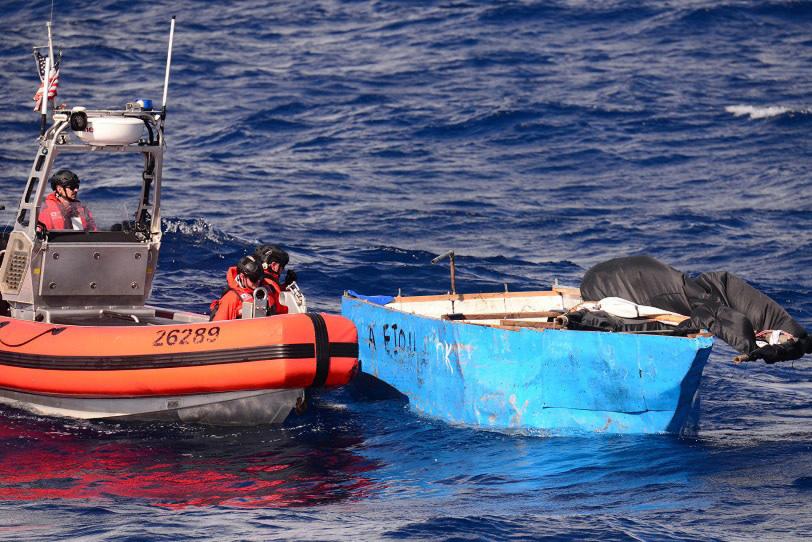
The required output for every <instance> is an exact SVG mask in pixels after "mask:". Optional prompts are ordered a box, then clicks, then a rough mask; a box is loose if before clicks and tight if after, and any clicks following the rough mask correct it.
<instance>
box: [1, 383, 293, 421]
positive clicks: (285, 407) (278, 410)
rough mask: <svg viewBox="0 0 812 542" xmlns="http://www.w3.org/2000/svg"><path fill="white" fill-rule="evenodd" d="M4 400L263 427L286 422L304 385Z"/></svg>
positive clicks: (4, 398)
mask: <svg viewBox="0 0 812 542" xmlns="http://www.w3.org/2000/svg"><path fill="white" fill-rule="evenodd" d="M0 403H2V404H5V405H8V406H11V407H14V408H19V409H21V410H26V411H29V412H32V413H34V414H37V415H42V416H59V417H67V418H80V419H86V420H100V419H108V420H134V421H169V422H173V421H174V422H182V423H202V424H207V425H263V424H279V423H282V422H284V421H285V419H286V418H287V417H288V415H289V414H290V412H291V410H293V409H294V408H297V407H301V406H302V405H304V390H303V389H281V390H260V391H242V392H223V393H208V394H198V395H179V396H168V397H127V398H114V397H105V398H82V397H78V398H77V397H70V396H51V395H37V394H31V393H21V392H15V391H10V390H0Z"/></svg>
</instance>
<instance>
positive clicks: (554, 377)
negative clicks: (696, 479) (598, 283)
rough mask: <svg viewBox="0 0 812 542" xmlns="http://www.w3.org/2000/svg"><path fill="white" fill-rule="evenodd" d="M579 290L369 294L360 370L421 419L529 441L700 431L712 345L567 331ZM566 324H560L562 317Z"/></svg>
mask: <svg viewBox="0 0 812 542" xmlns="http://www.w3.org/2000/svg"><path fill="white" fill-rule="evenodd" d="M580 302H581V300H580V297H579V293H578V289H574V288H554V289H552V290H551V291H544V292H510V293H508V292H504V293H495V294H494V293H490V294H445V295H439V296H418V297H394V298H393V297H388V296H361V295H359V294H355V293H354V292H349V293H347V294H345V295H344V297H343V299H342V314H343V315H344V316H346V317H348V318H350V319H351V320H353V321H354V322H355V325H356V326H357V328H358V339H359V340H358V342H359V345H360V355H359V358H360V360H361V371H362V373H365V374H367V375H370V376H372V377H374V379H377V380H379V381H383V382H385V383H386V384H388V385H389V386H392V387H394V388H395V389H396V390H398V391H399V392H400V393H402V394H403V395H405V396H406V397H407V398H408V400H409V404H410V407H411V408H412V409H413V410H414V411H415V412H417V413H418V414H421V415H425V416H429V417H432V418H437V419H441V420H444V421H446V422H449V423H452V424H457V425H463V426H470V427H474V428H478V429H488V430H497V431H507V432H519V433H530V434H572V433H581V432H600V433H680V434H686V433H692V432H693V430H694V429H695V427H696V421H697V415H698V394H697V390H698V388H699V383H700V380H701V377H702V370H703V368H704V367H705V364H706V362H707V360H708V356H709V354H710V351H711V347H712V344H713V340H712V338H711V337H710V336H703V335H700V336H695V337H690V338H689V337H678V336H664V335H658V334H655V333H639V334H634V333H608V332H595V331H574V330H568V329H562V328H561V327H560V326H558V325H557V324H556V323H555V317H556V315H560V314H562V313H563V312H564V311H566V310H567V309H568V308H570V307H572V306H574V305H576V304H578V303H580ZM559 320H560V319H559Z"/></svg>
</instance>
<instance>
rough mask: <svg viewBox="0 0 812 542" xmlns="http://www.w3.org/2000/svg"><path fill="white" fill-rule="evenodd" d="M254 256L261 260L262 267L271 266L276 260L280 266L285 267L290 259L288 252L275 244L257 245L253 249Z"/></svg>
mask: <svg viewBox="0 0 812 542" xmlns="http://www.w3.org/2000/svg"><path fill="white" fill-rule="evenodd" d="M254 256H256V257H257V259H258V260H259V261H260V262H262V268H263V269H268V268H269V267H271V264H272V263H273V262H277V263H278V264H279V265H280V266H282V267H285V266H286V265H288V262H289V261H290V256H288V253H287V252H285V251H284V250H282V249H281V248H280V247H278V246H277V245H259V246H258V247H257V249H256V250H255V251H254Z"/></svg>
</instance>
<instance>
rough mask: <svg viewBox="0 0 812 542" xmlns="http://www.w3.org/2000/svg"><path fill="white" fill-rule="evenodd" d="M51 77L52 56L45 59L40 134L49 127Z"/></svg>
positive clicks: (42, 134)
mask: <svg viewBox="0 0 812 542" xmlns="http://www.w3.org/2000/svg"><path fill="white" fill-rule="evenodd" d="M50 79H51V57H48V58H46V59H45V79H43V81H42V97H41V98H40V118H39V135H40V136H44V135H45V129H46V128H47V127H48V87H49V84H50Z"/></svg>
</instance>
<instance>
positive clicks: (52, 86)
mask: <svg viewBox="0 0 812 542" xmlns="http://www.w3.org/2000/svg"><path fill="white" fill-rule="evenodd" d="M46 58H47V57H45V56H43V55H42V54H41V53H40V52H39V51H34V60H36V62H37V73H38V74H39V80H40V81H41V82H40V85H39V88H38V89H37V92H36V94H34V111H39V110H40V108H41V107H42V87H44V86H45V59H46ZM61 63H62V51H59V53H57V55H56V58H55V59H54V65H53V66H52V67H51V77H50V78H49V79H50V80H49V82H48V99H49V100H53V99H54V98H56V91H57V88H59V65H60V64H61Z"/></svg>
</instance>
